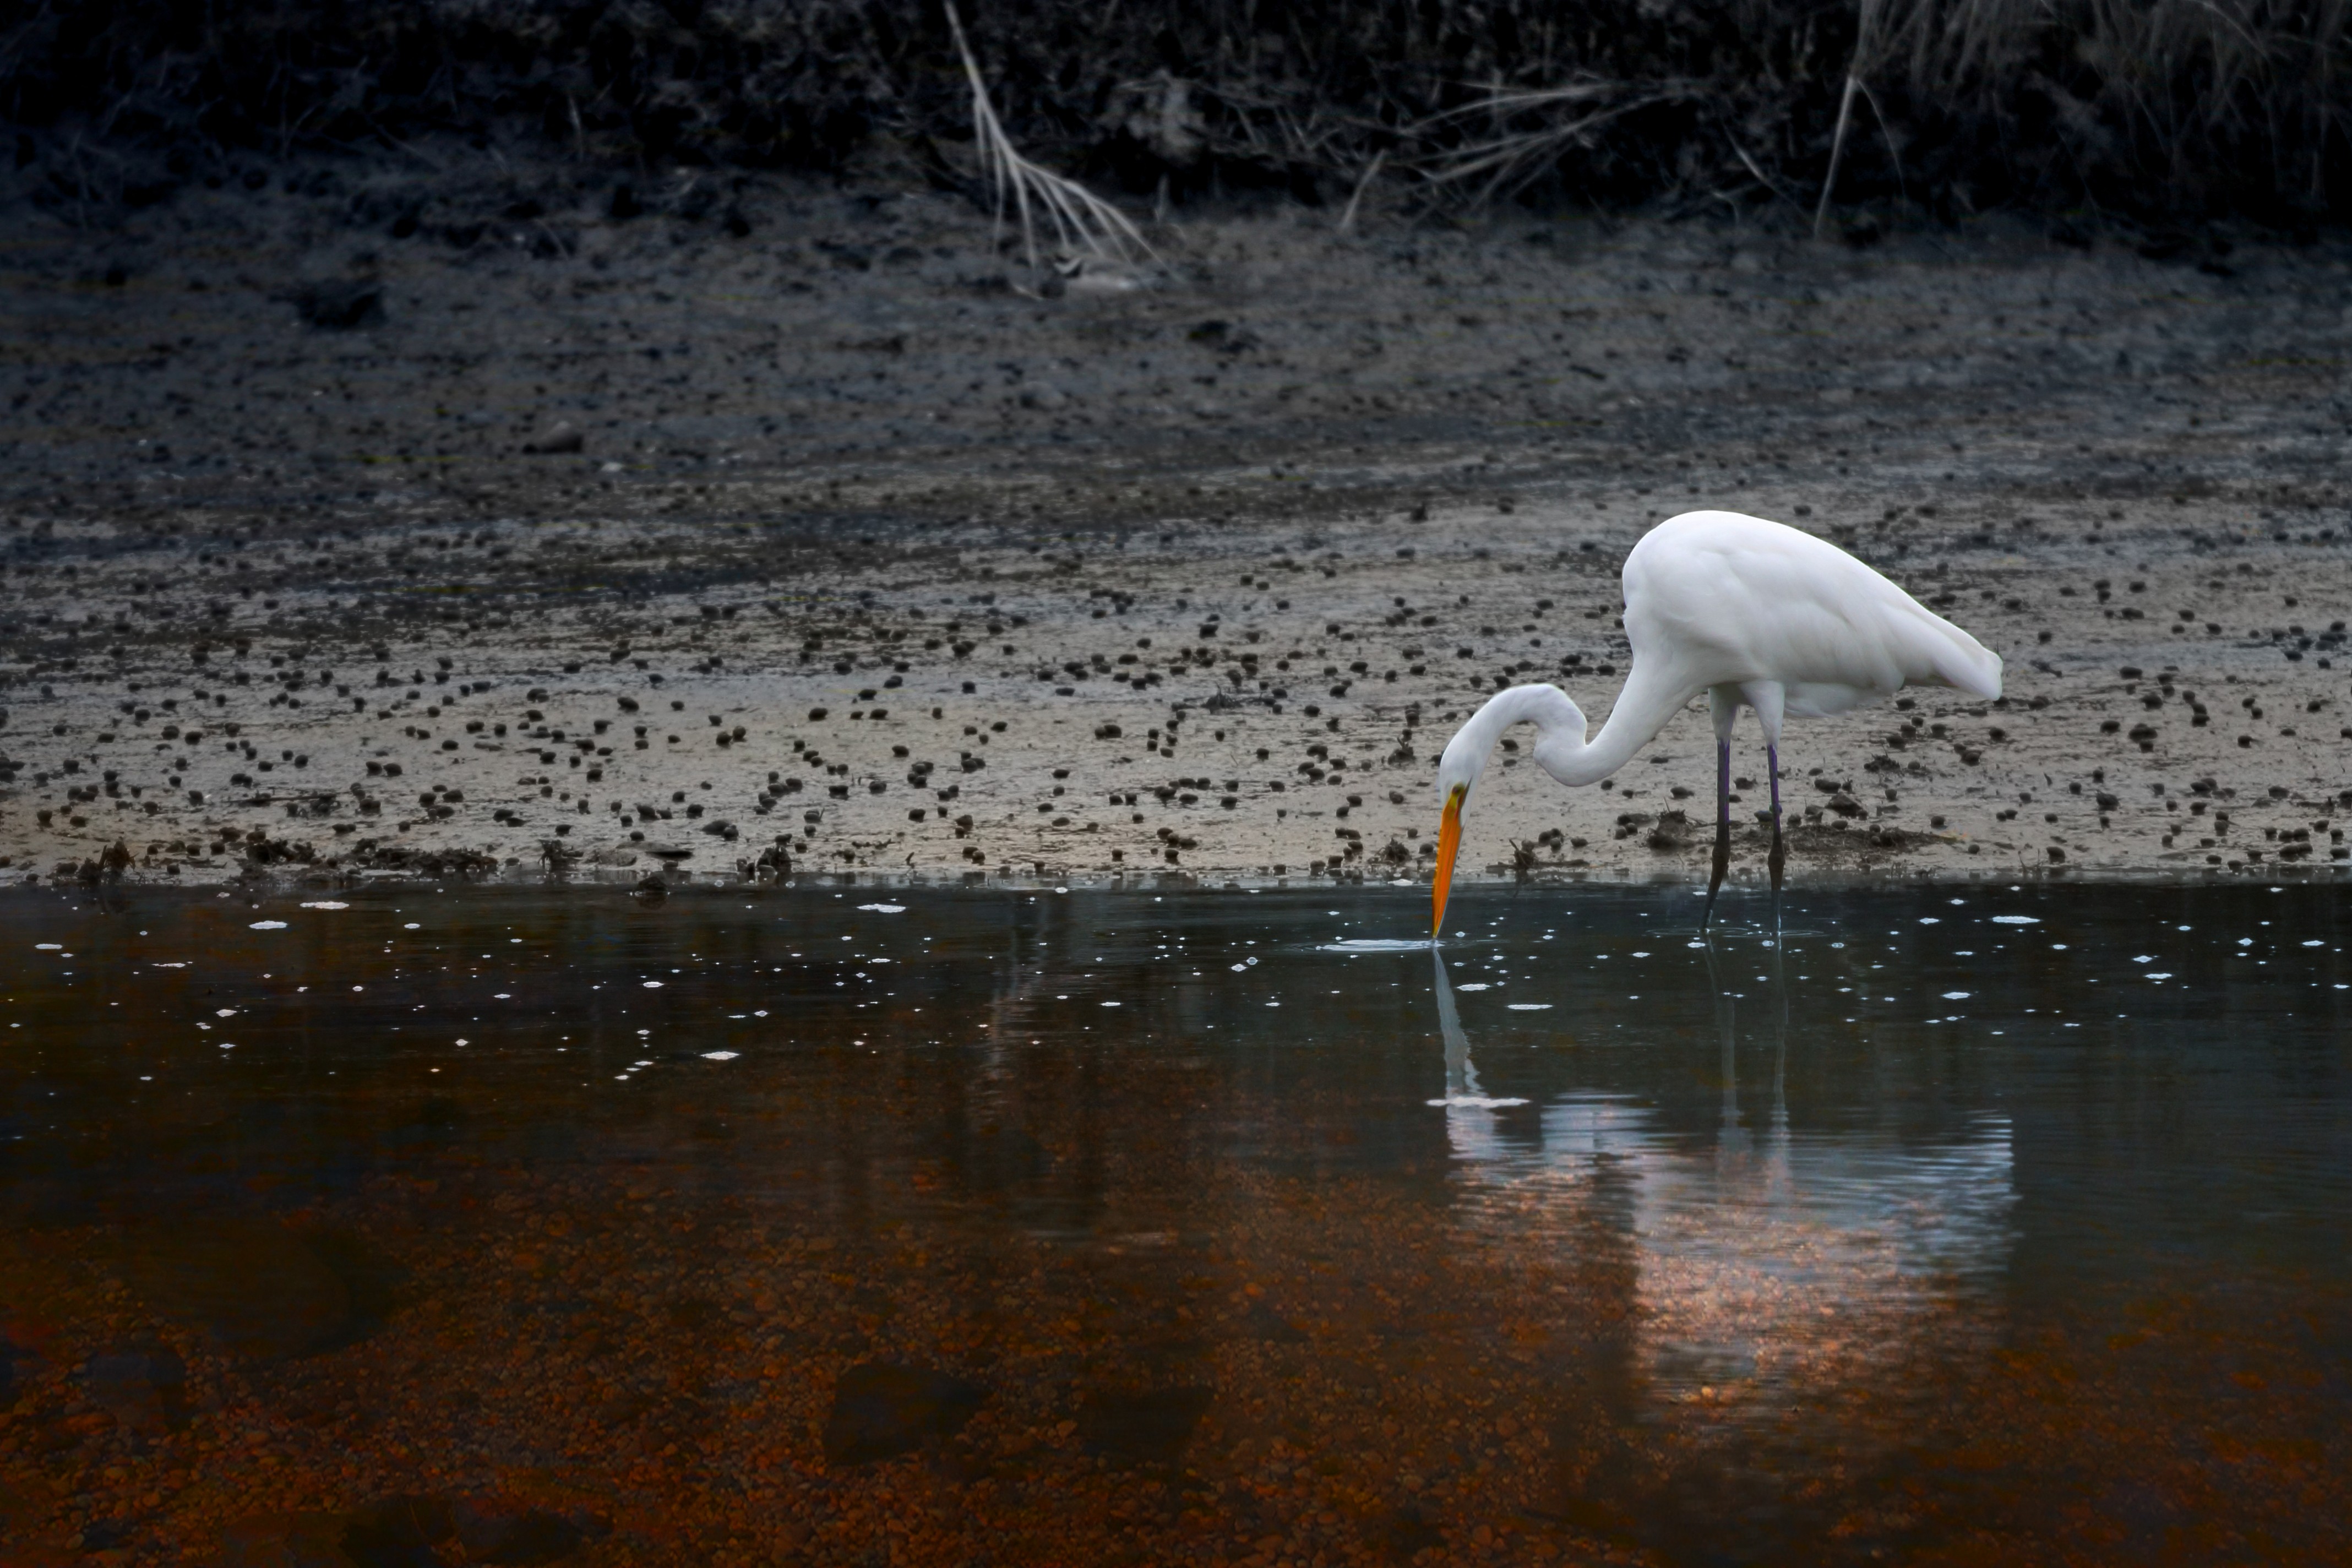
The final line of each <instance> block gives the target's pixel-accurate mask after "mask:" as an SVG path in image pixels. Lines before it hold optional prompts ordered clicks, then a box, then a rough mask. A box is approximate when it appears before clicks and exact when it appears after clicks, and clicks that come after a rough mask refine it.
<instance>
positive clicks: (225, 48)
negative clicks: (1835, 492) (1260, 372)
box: [0, 0, 2352, 243]
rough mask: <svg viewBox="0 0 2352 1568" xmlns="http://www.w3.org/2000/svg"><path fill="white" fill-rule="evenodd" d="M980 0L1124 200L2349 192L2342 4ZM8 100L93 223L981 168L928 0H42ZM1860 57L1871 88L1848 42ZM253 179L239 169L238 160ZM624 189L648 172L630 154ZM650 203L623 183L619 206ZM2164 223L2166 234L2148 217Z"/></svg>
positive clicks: (1864, 203)
mask: <svg viewBox="0 0 2352 1568" xmlns="http://www.w3.org/2000/svg"><path fill="white" fill-rule="evenodd" d="M971 10H972V11H973V15H971V16H969V17H968V18H967V21H968V23H969V26H970V31H971V37H972V41H973V46H974V48H975V50H976V52H977V53H978V55H979V57H980V58H981V59H982V61H983V63H984V66H985V68H986V70H987V72H988V73H989V76H990V80H991V89H992V93H993V96H994V98H995V100H996V104H997V107H998V110H999V111H1000V112H1001V113H1002V114H1003V118H1004V121H1005V123H1006V127H1007V129H1008V130H1009V132H1011V134H1012V136H1013V139H1014V140H1015V142H1018V143H1019V144H1020V145H1021V146H1022V147H1023V148H1024V151H1026V152H1027V153H1030V154H1031V155H1032V156H1034V157H1037V158H1039V159H1041V160H1042V161H1045V162H1046V163H1050V164H1051V165H1053V166H1055V167H1056V168H1059V169H1062V170H1065V171H1066V172H1069V173H1073V174H1080V175H1083V176H1086V177H1088V178H1090V179H1092V180H1094V181H1096V182H1097V183H1098V184H1103V185H1105V186H1108V187H1110V188H1115V189H1119V190H1123V191H1125V192H1127V193H1129V194H1130V195H1135V196H1139V197H1141V196H1157V197H1162V198H1164V199H1167V200H1171V201H1173V202H1182V201H1184V200H1186V199H1189V198H1192V197H1195V196H1198V195H1203V194H1215V193H1234V192H1238V191H1246V190H1250V189H1274V190H1278V191H1282V192H1286V193H1288V194H1289V195H1293V196H1296V197H1297V198H1299V199H1302V200H1306V201H1309V202H1317V203H1330V204H1333V205H1339V204H1344V203H1345V202H1346V201H1347V200H1348V199H1349V196H1350V195H1352V194H1353V193H1354V192H1355V191H1356V189H1357V188H1358V186H1359V184H1360V182H1361V181H1363V179H1364V178H1365V175H1366V174H1367V172H1368V171H1372V170H1374V169H1375V168H1376V167H1377V171H1378V179H1377V182H1376V184H1375V186H1374V189H1375V190H1376V191H1377V192H1378V193H1379V194H1378V195H1377V196H1376V198H1375V199H1381V200H1393V199H1397V198H1398V196H1399V195H1400V194H1402V196H1404V197H1405V198H1408V199H1411V200H1413V201H1417V202H1423V203H1428V204H1433V205H1440V206H1444V205H1455V204H1469V203H1475V202H1478V201H1486V200H1509V199H1519V200H1526V201H1532V202H1538V203H1546V202H1550V203H1559V202H1583V203H1591V204H1598V205H1606V206H1623V205H1633V204H1645V203H1663V204H1666V205H1675V206H1681V207H1683V208H1685V209H1687V210H1699V209H1703V208H1707V207H1714V208H1717V210H1720V209H1721V207H1722V206H1723V205H1724V204H1733V205H1767V204H1771V205H1780V204H1785V206H1784V210H1790V211H1795V212H1801V213H1808V214H1809V213H1810V211H1811V206H1812V204H1813V202H1814V200H1815V198H1816V196H1817V195H1818V194H1819V191H1820V187H1821V185H1822V180H1823V178H1824V175H1825V174H1827V172H1828V171H1829V169H1830V166H1831V163H1832V142H1833V140H1834V139H1835V132H1836V127H1837V125H1838V123H1839V121H1840V113H1841V109H1842V108H1844V109H1845V110H1847V112H1848V116H1849V130H1848V132H1847V134H1846V136H1845V138H1844V145H1843V157H1842V160H1841V161H1840V163H1839V168H1838V174H1837V189H1836V199H1837V205H1838V207H1839V209H1840V210H1841V211H1843V213H1844V214H1846V215H1847V217H1848V220H1849V222H1850V223H1852V224H1855V225H1860V226H1863V227H1864V229H1866V227H1867V225H1868V223H1869V222H1870V221H1872V219H1873V217H1874V216H1894V215H1895V214H1897V213H1909V214H1914V215H1921V216H1927V217H1928V218H1931V219H1938V220H1945V221H1949V220H1953V219H1957V218H1959V217H1962V216H1966V215H1967V214H1969V213H1970V212H1972V211H1979V210H1983V209H1986V208H1990V207H2002V206H2006V207H2011V208H2025V209H2034V210H2041V211H2045V212H2051V213H2053V214H2067V215H2074V216H2073V217H2071V218H2070V220H2069V221H2080V220H2081V217H2082V216H2086V215H2087V216H2105V217H2107V218H2119V219H2122V220H2124V221H2126V222H2129V223H2136V224H2138V225H2141V226H2145V227H2147V228H2149V229H2150V230H2152V231H2158V230H2161V229H2162V228H2164V227H2165V226H2178V225H2180V224H2183V223H2189V222H2194V221H2196V220H2198V219H2201V218H2205V217H2210V216H2223V215H2229V216H2237V217H2241V218H2249V219H2252V220H2254V221H2256V222H2260V223H2263V224H2267V225H2271V226H2276V227H2279V228H2282V229H2286V230H2290V231H2292V230H2295V229H2299V228H2305V227H2308V226H2311V225H2314V224H2315V223H2317V222H2321V221H2326V220H2328V219H2330V218H2340V217H2341V216H2344V215H2345V213H2346V212H2347V207H2352V176H2347V169H2352V142H2347V126H2352V69H2347V64H2352V62H2347V61H2346V60H2345V59H2344V58H2343V53H2344V47H2345V41H2346V35H2347V17H2352V6H2347V5H2346V4H2344V3H2343V0H2211V3H2210V4H2197V5H2190V4H2185V3H2181V0H2050V3H2044V0H1770V3H1764V0H1589V3H1586V4H1580V5H1562V4H1557V3H1555V4H1539V3H1537V0H1494V3H1475V0H1287V3H1285V4H1281V5H1275V4H1267V3H1256V4H1253V3H1248V0H1126V3H1123V4H1118V5H1102V4H1099V3H1088V4H1076V3H1073V0H1020V3H1015V4H1006V5H975V6H973V7H971ZM1850 67H1852V68H1853V75H1854V78H1855V79H1856V80H1857V81H1858V82H1859V84H1860V89H1859V90H1858V91H1855V92H1853V93H1852V94H1849V93H1848V92H1847V89H1846V84H1847V79H1848V75H1849V68H1850ZM0 121H6V122H7V123H8V125H9V126H10V128H11V131H12V137H11V140H12V141H13V143H14V147H13V153H14V159H15V162H16V167H17V169H18V170H19V171H20V174H23V175H25V176H28V177H29V178H30V179H31V181H32V185H33V188H34V189H35V190H36V192H37V193H38V194H39V195H41V197H42V198H43V199H45V200H47V202H49V203H51V204H54V205H57V206H58V207H59V208H60V209H61V210H68V211H70V212H73V213H78V214H79V213H88V212H89V211H91V210H93V209H106V210H110V209H113V208H116V207H118V206H119V205H134V206H135V205H141V204H144V203H152V202H154V201H157V200H160V199H162V198H163V196H165V195H168V194H169V193H171V192H172V191H173V189H175V188H176V187H177V186H178V185H179V184H182V183H184V182H186V181H189V180H202V179H207V178H210V179H215V180H217V179H222V178H226V177H234V175H233V174H232V173H231V171H232V170H233V169H239V168H245V167H249V165H247V164H239V163H236V162H235V161H236V160H237V159H239V158H241V157H242V158H249V157H250V156H251V155H252V154H255V153H263V154H278V155H287V154H292V153H298V152H307V151H314V150H317V149H319V148H321V147H346V148H357V147H369V148H383V147H390V146H408V147H410V148H412V149H417V150H419V151H418V156H420V157H424V156H425V155H426V154H425V152H424V151H422V149H425V148H427V147H429V146H430V144H431V142H432V140H433V139H434V138H435V137H437V136H446V135H449V134H452V133H455V134H459V135H467V136H472V137H476V138H480V139H503V138H511V137H513V136H515V135H516V134H517V133H518V132H530V133H532V134H534V135H536V136H537V137H538V138H541V139H542V143H543V147H544V149H545V150H546V151H548V152H551V153H560V154H562V155H563V156H566V157H569V158H572V159H576V160H579V161H580V162H582V163H585V164H590V165H597V166H604V167H610V168H614V169H616V170H619V171H632V170H634V171H638V172H640V174H641V175H642V176H651V175H653V174H656V173H660V174H664V175H667V174H669V173H670V172H671V171H673V170H674V169H676V168H677V167H678V166H681V165H683V166H688V167H698V168H711V169H718V170H724V169H726V168H729V167H738V168H740V167H759V168H794V169H801V170H810V171H819V172H831V173H836V174H840V173H846V172H849V171H851V170H852V169H853V168H855V169H856V170H859V171H861V172H866V171H871V170H874V169H877V168H879V169H883V170H887V169H888V168H889V167H890V166H891V165H892V164H893V163H896V165H897V166H898V169H899V170H900V171H901V172H902V173H904V174H921V175H924V176H927V177H929V178H931V179H934V180H938V181H944V182H950V183H962V182H965V181H968V180H969V179H970V178H971V166H972V165H971V159H970V158H969V156H968V143H969V141H970V138H971V124H970V114H969V102H968V100H967V97H966V95H965V90H964V87H963V83H962V81H961V74H960V68H959V65H958V61H957V58H956V56H955V53H954V49H953V46H952V43H951V41H950V32H949V29H948V26H947V22H946V15H945V12H944V10H943V8H942V6H941V5H940V0H864V3H851V0H799V3H797V4H794V3H790V0H745V3H742V4H738V5H726V6H720V5H702V4H699V3H698V0H667V3H656V0H538V3H524V0H322V3H319V4H310V5H247V4H235V3H231V0H207V3H203V4H189V3H186V0H124V3H121V4H116V5H98V4H70V3H67V0H49V3H48V4H45V5H31V6H26V7H21V8H16V20H15V21H13V22H11V23H8V24H5V36H0ZM248 177H249V176H248ZM622 177H624V178H625V177H626V174H623V176H622ZM616 199H617V200H619V201H620V202H622V203H623V204H627V203H629V202H631V201H634V200H636V199H638V198H637V196H636V195H635V194H633V193H631V192H630V191H629V190H628V189H627V188H626V187H624V188H623V189H622V191H621V192H620V194H619V195H617V197H616ZM2158 242H2159V243H2160V242H2161V241H2160V236H2158Z"/></svg>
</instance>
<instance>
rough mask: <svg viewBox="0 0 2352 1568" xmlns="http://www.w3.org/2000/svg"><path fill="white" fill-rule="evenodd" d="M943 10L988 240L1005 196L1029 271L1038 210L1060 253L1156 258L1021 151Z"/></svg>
mask: <svg viewBox="0 0 2352 1568" xmlns="http://www.w3.org/2000/svg"><path fill="white" fill-rule="evenodd" d="M947 14H948V26H949V28H950V30H951V31H952V32H953V33H954V34H955V46H956V53H957V54H959V55H961V57H962V58H963V72H964V76H965V78H966V79H968V80H969V81H970V82H971V126H972V139H973V141H974V142H975V143H976V144H977V145H978V147H979V149H980V163H981V168H982V172H983V173H984V174H986V175H987V178H988V187H989V194H990V196H991V197H992V201H993V203H994V210H993V216H992V228H991V236H990V237H991V239H992V240H993V239H994V238H995V237H997V236H999V235H1001V234H1002V233H1003V225H1004V208H1005V204H1006V202H1007V201H1008V200H1010V202H1011V203H1012V205H1013V210H1014V212H1015V214H1016V215H1017V216H1018V218H1019V221H1020V224H1021V244H1022V248H1023V249H1024V252H1025V253H1026V254H1027V256H1028V258H1029V266H1030V268H1032V269H1033V270H1034V269H1036V268H1039V267H1040V266H1042V265H1043V264H1042V263H1041V262H1040V260H1039V259H1038V255H1037V215H1038V213H1040V212H1042V213H1044V214H1045V217H1046V218H1047V219H1048V220H1049V221H1050V222H1051V223H1052V224H1053V226H1054V236H1055V242H1056V244H1057V246H1058V247H1059V248H1060V251H1061V254H1062V255H1063V256H1065V257H1072V258H1076V257H1081V256H1085V257H1092V258H1096V259H1097V260H1101V261H1113V262H1130V261H1137V260H1141V259H1143V258H1156V254H1157V253H1155V252H1154V251H1153V250H1152V248H1151V247H1150V244H1149V243H1148V242H1146V241H1145V239H1144V237H1143V235H1142V232H1141V231H1140V230H1139V229H1138V228H1137V227H1136V226H1135V225H1134V224H1132V223H1130V222H1129V221H1128V217H1127V215H1126V214H1125V213H1123V212H1120V211H1119V210H1118V208H1117V207H1115V206H1113V205H1110V204H1109V203H1108V202H1107V201H1104V200H1103V199H1102V198H1101V197H1099V196H1097V195H1095V194H1094V193H1093V192H1092V191H1089V190H1087V188H1086V187H1085V186H1084V185H1081V184H1078V183H1077V182H1076V181H1075V180H1068V179H1065V178H1063V177H1062V176H1061V175H1059V174H1054V173H1052V172H1051V171H1049V170H1045V169H1041V168H1039V167H1038V166H1037V165H1036V164H1034V163H1031V162H1030V161H1029V160H1028V159H1026V158H1024V157H1023V156H1022V155H1021V153H1020V152H1019V150H1018V149H1016V148H1015V147H1014V146H1013V139H1012V138H1011V137H1009V136H1007V135H1006V134H1005V133H1004V125H1003V121H999V120H998V119H997V118H996V108H995V106H994V105H993V104H992V103H991V102H990V101H989V99H988V84H987V83H986V82H985V81H984V80H982V77H981V74H980V62H979V60H977V59H976V58H973V56H972V52H971V44H970V43H968V42H967V41H966V40H965V38H964V35H963V19H962V18H961V17H960V16H957V15H956V8H955V5H953V3H952V0H950V4H949V5H948V6H947Z"/></svg>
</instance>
